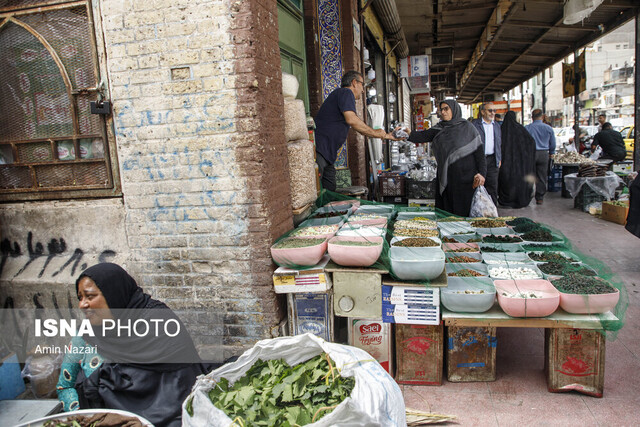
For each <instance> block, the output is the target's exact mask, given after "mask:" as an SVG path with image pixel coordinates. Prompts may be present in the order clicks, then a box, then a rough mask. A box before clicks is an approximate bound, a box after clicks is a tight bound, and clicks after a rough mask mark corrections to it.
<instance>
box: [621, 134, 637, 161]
mask: <svg viewBox="0 0 640 427" xmlns="http://www.w3.org/2000/svg"><path fill="white" fill-rule="evenodd" d="M620 135H622V139H624V145H625V148H626V149H627V157H626V158H625V159H626V160H633V143H634V138H635V129H634V127H633V126H625V127H624V128H622V130H621V131H620Z"/></svg>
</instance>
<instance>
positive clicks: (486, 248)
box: [480, 246, 510, 252]
mask: <svg viewBox="0 0 640 427" xmlns="http://www.w3.org/2000/svg"><path fill="white" fill-rule="evenodd" d="M480 250H481V251H482V252H510V251H505V250H502V249H499V248H493V247H491V246H482V247H481V248H480Z"/></svg>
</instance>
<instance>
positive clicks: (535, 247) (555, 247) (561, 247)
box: [522, 243, 569, 251]
mask: <svg viewBox="0 0 640 427" xmlns="http://www.w3.org/2000/svg"><path fill="white" fill-rule="evenodd" d="M522 248H523V249H524V250H525V251H539V250H546V251H566V250H567V249H569V248H568V247H566V246H565V245H562V244H560V243H554V244H552V245H537V244H535V243H531V244H527V245H522Z"/></svg>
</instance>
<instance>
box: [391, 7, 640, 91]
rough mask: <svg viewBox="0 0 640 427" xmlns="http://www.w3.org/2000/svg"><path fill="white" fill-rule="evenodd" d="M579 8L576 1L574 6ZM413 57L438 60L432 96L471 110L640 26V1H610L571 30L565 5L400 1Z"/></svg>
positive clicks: (401, 13)
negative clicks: (625, 27) (623, 29)
mask: <svg viewBox="0 0 640 427" xmlns="http://www.w3.org/2000/svg"><path fill="white" fill-rule="evenodd" d="M571 1H574V0H571ZM396 3H397V9H398V14H399V16H400V21H401V24H402V29H403V30H404V34H405V39H406V40H407V44H408V46H409V55H423V54H425V52H426V51H429V52H430V54H431V58H432V67H431V86H432V92H434V93H436V94H438V93H440V94H447V95H457V96H458V100H459V101H461V102H464V103H471V102H479V101H481V100H482V94H484V93H492V92H505V91H508V90H510V89H512V88H513V87H515V86H517V85H519V84H520V83H522V82H524V81H526V80H528V79H530V78H531V77H534V76H535V75H536V74H538V73H540V72H541V71H543V70H544V69H546V68H547V67H550V66H551V65H553V64H555V63H556V62H558V61H560V60H562V59H563V58H564V57H566V56H567V55H569V54H571V53H573V52H574V51H575V50H576V49H578V48H581V47H584V46H586V45H587V44H589V43H591V42H593V41H594V40H596V39H598V38H599V37H601V36H602V35H604V34H605V33H607V32H609V31H612V30H614V29H616V28H618V27H619V26H621V25H622V24H624V23H625V22H627V21H629V20H631V19H633V18H634V17H635V16H636V15H637V14H638V10H639V8H640V2H638V1H637V0H604V1H603V2H602V3H601V4H600V5H599V6H598V7H597V8H596V9H595V10H593V11H592V12H591V14H590V15H589V16H588V17H587V18H585V19H583V20H581V21H579V22H577V23H575V24H571V25H569V24H565V23H564V21H565V11H564V5H565V0H536V1H533V0H529V1H522V0H518V1H506V0H499V1H483V0H457V1H456V0H422V1H416V0H396Z"/></svg>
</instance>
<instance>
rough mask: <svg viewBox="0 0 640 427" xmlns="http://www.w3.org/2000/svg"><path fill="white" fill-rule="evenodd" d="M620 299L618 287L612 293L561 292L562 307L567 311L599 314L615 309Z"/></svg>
mask: <svg viewBox="0 0 640 427" xmlns="http://www.w3.org/2000/svg"><path fill="white" fill-rule="evenodd" d="M619 299H620V291H619V290H617V289H616V291H615V292H612V293H610V294H565V293H563V292H560V307H561V308H562V309H563V310H564V311H566V312H567V313H574V314H599V313H606V312H608V311H611V310H613V309H614V308H615V307H616V304H618V300H619Z"/></svg>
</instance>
